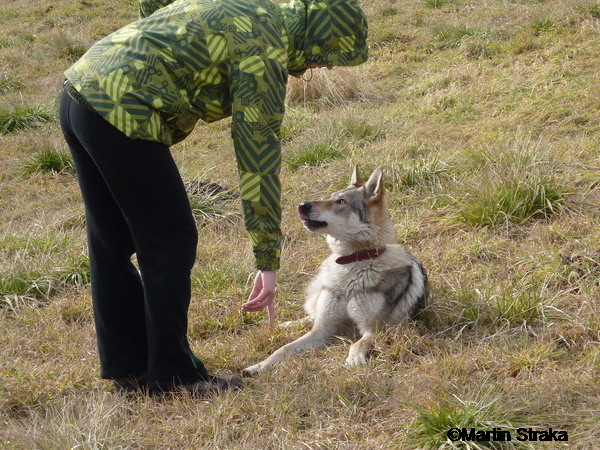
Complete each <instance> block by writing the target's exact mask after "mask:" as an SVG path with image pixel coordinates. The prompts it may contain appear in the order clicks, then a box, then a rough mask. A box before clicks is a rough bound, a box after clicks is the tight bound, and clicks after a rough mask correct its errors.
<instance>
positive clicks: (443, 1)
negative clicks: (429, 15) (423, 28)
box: [423, 0, 454, 8]
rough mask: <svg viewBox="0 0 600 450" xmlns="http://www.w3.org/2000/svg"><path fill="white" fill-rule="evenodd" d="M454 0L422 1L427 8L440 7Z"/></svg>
mask: <svg viewBox="0 0 600 450" xmlns="http://www.w3.org/2000/svg"><path fill="white" fill-rule="evenodd" d="M453 1H454V0H423V3H424V4H425V6H427V7H428V8H441V7H442V6H444V5H447V4H448V3H452V2H453Z"/></svg>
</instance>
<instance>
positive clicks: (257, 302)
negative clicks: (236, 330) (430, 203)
mask: <svg viewBox="0 0 600 450" xmlns="http://www.w3.org/2000/svg"><path fill="white" fill-rule="evenodd" d="M274 297H275V293H274V292H272V291H263V292H261V293H260V294H259V295H258V296H257V297H256V298H254V299H252V300H250V301H248V302H246V303H244V304H243V305H242V308H243V309H245V310H247V311H260V310H262V309H264V308H266V307H267V305H268V304H269V303H270V302H272V301H273V298H274Z"/></svg>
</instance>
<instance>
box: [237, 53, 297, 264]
mask: <svg viewBox="0 0 600 450" xmlns="http://www.w3.org/2000/svg"><path fill="white" fill-rule="evenodd" d="M268 65H270V66H271V67H267V66H268ZM231 66H232V67H231V70H230V77H229V81H230V90H231V106H232V119H233V121H232V137H233V143H234V147H235V154H236V158H237V164H238V170H239V175H240V191H241V197H242V207H243V212H244V221H245V222H244V223H245V226H246V230H247V231H248V235H249V237H250V241H251V243H252V247H253V251H254V255H255V258H256V268H257V269H258V270H267V271H272V270H277V269H278V268H279V258H280V253H281V231H280V225H281V204H280V198H281V185H280V181H279V170H280V167H281V142H280V138H279V133H280V128H281V120H282V118H283V109H284V105H283V102H284V98H285V76H286V75H285V71H284V70H283V68H282V67H281V65H280V64H279V63H278V62H277V61H275V60H270V59H268V58H266V57H262V56H260V55H259V56H247V57H245V58H242V59H240V60H238V61H235V62H234V63H232V64H231Z"/></svg>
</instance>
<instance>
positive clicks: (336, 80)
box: [286, 66, 392, 108]
mask: <svg viewBox="0 0 600 450" xmlns="http://www.w3.org/2000/svg"><path fill="white" fill-rule="evenodd" d="M390 100H392V97H391V95H390V93H389V92H382V91H381V90H379V89H378V87H377V86H375V85H374V84H373V83H372V82H371V81H370V75H369V74H368V73H367V72H366V71H365V70H364V69H363V68H361V66H359V67H351V68H345V67H336V68H335V69H334V70H331V71H330V70H327V69H324V68H320V69H313V70H308V71H307V72H306V73H305V74H304V75H303V76H302V77H301V78H293V77H291V78H290V80H289V82H288V85H287V96H286V101H287V102H288V103H289V104H291V105H294V104H311V105H314V106H316V107H318V108H332V107H336V106H345V105H349V104H353V103H356V102H363V103H381V102H385V101H387V102H389V101H390Z"/></svg>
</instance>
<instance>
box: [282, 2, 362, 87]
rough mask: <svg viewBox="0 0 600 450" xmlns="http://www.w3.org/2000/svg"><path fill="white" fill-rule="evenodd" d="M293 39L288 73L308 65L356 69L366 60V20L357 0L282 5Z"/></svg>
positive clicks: (298, 71) (300, 70)
mask: <svg viewBox="0 0 600 450" xmlns="http://www.w3.org/2000/svg"><path fill="white" fill-rule="evenodd" d="M280 6H281V10H282V13H283V18H284V22H285V25H286V29H287V31H288V35H289V39H290V51H289V60H290V62H289V68H288V70H289V73H290V75H294V76H300V75H301V74H302V73H304V71H305V70H306V64H307V63H308V62H315V63H317V64H320V65H324V66H356V65H358V64H361V63H363V62H365V61H366V60H367V57H368V49H367V31H368V25H367V18H366V16H365V13H364V11H363V10H362V8H361V7H360V4H359V3H358V1H357V0H291V1H290V2H289V3H287V4H283V5H280Z"/></svg>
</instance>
